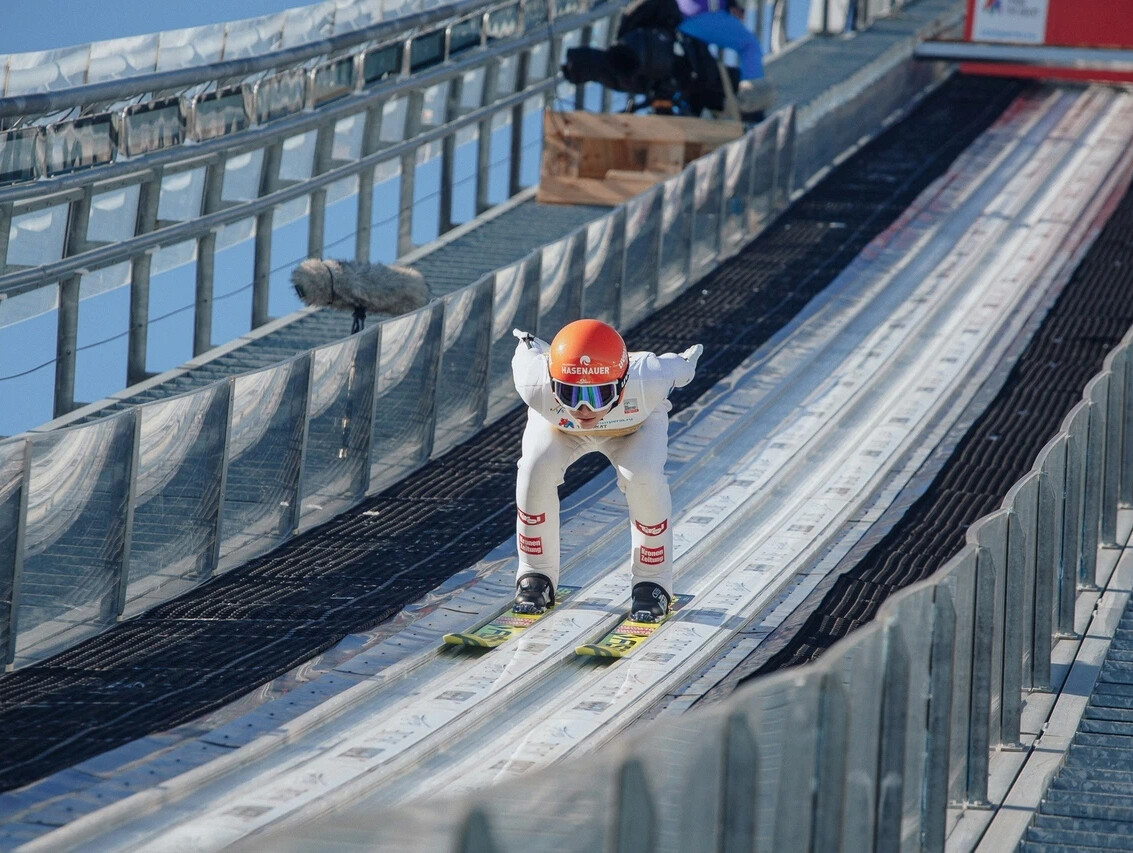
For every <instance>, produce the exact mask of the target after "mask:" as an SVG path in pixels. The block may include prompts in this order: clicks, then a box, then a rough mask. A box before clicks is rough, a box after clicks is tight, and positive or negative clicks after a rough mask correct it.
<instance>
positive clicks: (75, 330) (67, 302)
mask: <svg viewBox="0 0 1133 853" xmlns="http://www.w3.org/2000/svg"><path fill="white" fill-rule="evenodd" d="M81 281H82V279H81V278H80V277H79V276H78V275H71V276H67V278H65V279H63V280H62V281H61V282H59V284H58V285H57V287H58V288H59V319H58V325H57V327H56V333H55V392H54V404H53V406H52V417H56V418H58V417H60V416H62V415H65V414H67V413H68V412H70V411H72V410H73V409H74V408H75V362H76V358H77V355H78V348H79V344H78V337H79V286H80V283H81Z"/></svg>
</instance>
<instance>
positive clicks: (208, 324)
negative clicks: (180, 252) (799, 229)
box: [193, 162, 224, 356]
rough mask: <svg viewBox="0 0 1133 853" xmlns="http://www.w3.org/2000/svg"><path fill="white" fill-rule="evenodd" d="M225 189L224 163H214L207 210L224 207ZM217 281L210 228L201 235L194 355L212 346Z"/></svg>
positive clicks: (204, 207)
mask: <svg viewBox="0 0 1133 853" xmlns="http://www.w3.org/2000/svg"><path fill="white" fill-rule="evenodd" d="M223 189H224V164H223V163H216V162H214V163H210V164H209V165H208V166H206V167H205V186H204V193H203V196H204V197H203V199H202V204H201V207H202V210H201V212H202V213H203V214H206V215H207V214H209V213H214V212H216V211H217V210H219V209H220V195H221V191H222V190H223ZM215 284H216V232H215V231H210V232H209V233H207V234H205V235H204V236H202V237H199V238H198V239H197V281H196V294H195V299H194V308H193V355H194V356H198V355H200V354H201V353H203V352H207V351H208V350H210V349H212V309H213V293H214V288H215Z"/></svg>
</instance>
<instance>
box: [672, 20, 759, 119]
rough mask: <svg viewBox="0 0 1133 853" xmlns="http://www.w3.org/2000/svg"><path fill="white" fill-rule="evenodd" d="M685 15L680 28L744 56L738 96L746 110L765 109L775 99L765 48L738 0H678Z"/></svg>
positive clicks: (700, 38)
mask: <svg viewBox="0 0 1133 853" xmlns="http://www.w3.org/2000/svg"><path fill="white" fill-rule="evenodd" d="M677 6H678V8H679V9H680V10H681V14H682V15H683V16H684V21H683V22H682V23H681V25H680V28H679V29H680V31H681V32H682V33H685V34H686V35H689V36H692V37H693V38H695V39H699V40H700V41H703V42H707V43H708V44H714V45H716V46H717V47H722V48H726V49H727V50H734V51H735V52H736V53H737V54H738V55H739V58H740V85H739V87H738V89H737V90H736V100H737V101H738V102H739V107H740V111H741V112H743V113H745V114H750V113H759V112H764V111H766V110H767V109H769V108H770V106H771V103H772V101H773V99H774V94H773V92H772V90H771V86H770V85H769V84H768V82H767V78H766V77H764V75H763V51H762V50H760V47H759V41H758V40H757V39H756V37H755V36H754V35H753V34H752V32H751V31H750V30H749V29H748V28H747V27H745V26H744V23H743V10H742V9H741V8H740V7H739V6H737V5H735V2H734V0H677Z"/></svg>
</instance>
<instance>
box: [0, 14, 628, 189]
mask: <svg viewBox="0 0 1133 853" xmlns="http://www.w3.org/2000/svg"><path fill="white" fill-rule="evenodd" d="M593 5H595V6H597V5H601V4H593ZM590 7H591V3H590V2H588V0H550V2H547V0H506V2H501V3H495V4H485V3H484V0H462V2H460V3H456V4H453V5H451V6H445V7H442V8H439V9H434V10H432V11H429V12H421V13H418V14H415V15H409V16H406V17H404V18H399V19H397V20H394V21H385V22H382V23H379V24H375V25H373V26H370V27H367V28H365V29H362V30H358V31H356V32H352V33H348V34H344V35H339V36H334V37H331V38H328V39H322V40H318V41H314V42H309V43H306V44H303V45H300V46H297V47H292V48H288V49H285V50H280V51H276V52H273V53H267V54H263V55H259V56H251V57H247V58H241V59H233V60H228V61H222V62H217V63H214V64H212V65H208V66H205V67H196V68H188V69H182V70H177V71H164V72H157V73H152V74H144V75H139V76H136V77H127V78H125V79H115V80H107V81H104V82H101V83H94V84H90V85H83V86H76V87H73V88H69V89H62V90H59V91H49V92H40V93H36V94H28V95H21V96H18V97H9V98H0V118H3V117H9V118H10V117H16V116H36V115H40V114H50V113H57V112H59V111H61V110H71V109H74V108H75V107H78V106H80V105H85V104H95V105H97V104H99V103H106V102H115V101H122V100H123V99H126V98H131V97H134V96H138V95H147V94H148V95H152V94H153V93H160V92H168V91H170V90H177V89H187V90H189V91H187V92H185V93H184V94H181V95H175V96H171V97H170V96H165V97H157V98H153V97H151V98H150V99H148V100H146V101H145V102H143V103H136V104H131V105H129V106H125V107H121V108H118V109H115V110H112V111H109V112H98V113H94V114H89V115H83V116H81V117H78V118H71V119H68V120H65V121H58V122H54V123H51V124H47V125H39V124H33V125H30V126H27V127H22V128H15V129H12V130H7V131H0V183H11V182H24V181H30V180H35V179H42V178H45V177H55V176H61V175H67V174H70V173H73V172H75V171H76V170H82V169H88V168H91V167H101V166H106V165H107V164H109V163H113V162H115V161H117V160H120V159H122V160H125V159H126V158H132V157H137V156H140V155H146V154H152V153H154V152H158V151H164V150H169V149H177V148H180V147H181V146H182V145H183V144H184V143H185V142H187V141H192V142H204V141H207V140H210V139H215V138H217V137H222V136H228V135H229V134H232V133H234V132H239V131H242V130H246V129H248V128H253V127H259V126H263V125H266V124H268V123H270V122H275V121H278V120H279V119H281V118H284V117H286V116H291V115H296V114H299V113H302V112H304V111H310V110H313V109H316V108H318V107H320V106H322V105H324V104H328V103H331V102H333V101H336V100H338V99H340V98H344V97H346V96H348V95H351V94H362V93H363V92H365V91H366V90H367V89H369V88H370V87H372V86H375V85H377V84H379V83H381V82H383V81H387V80H390V79H394V78H398V77H409V76H410V75H413V74H418V73H420V72H422V71H425V70H428V69H430V68H435V67H437V66H440V65H444V64H445V63H448V62H451V61H452V60H454V59H456V58H457V57H459V56H461V55H462V54H464V53H465V52H467V51H470V50H474V49H477V48H485V47H487V46H489V45H490V44H492V43H494V42H497V41H499V40H501V39H511V38H514V37H516V36H521V35H523V34H525V33H541V34H542V35H543V37H544V38H550V36H551V32H550V30H551V26H552V25H553V24H554V23H556V22H559V21H560V19H563V18H569V17H570V16H571V15H576V14H585V13H586V12H588V11H590ZM611 11H612V10H611ZM563 26H567V27H569V26H570V22H569V21H568V22H564V23H563ZM354 49H356V50H354ZM240 78H246V79H244V80H243V82H238V83H228V82H225V81H231V80H234V79H235V80H239V79H240ZM202 84H215V85H214V86H213V87H212V88H208V89H207V90H206V91H203V92H201V91H198V89H199V88H200V87H201V86H202ZM193 87H196V88H195V89H194V88H193Z"/></svg>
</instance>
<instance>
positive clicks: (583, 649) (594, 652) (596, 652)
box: [574, 643, 621, 660]
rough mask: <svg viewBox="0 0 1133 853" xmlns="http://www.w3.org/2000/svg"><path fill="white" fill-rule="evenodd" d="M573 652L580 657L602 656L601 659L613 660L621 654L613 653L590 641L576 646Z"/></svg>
mask: <svg viewBox="0 0 1133 853" xmlns="http://www.w3.org/2000/svg"><path fill="white" fill-rule="evenodd" d="M574 653H575V654H576V655H580V656H582V657H588V658H602V659H603V660H613V659H615V658H620V657H621V655H619V654H615V653H614V652H612V651H610V650H609V649H604V648H602V647H601V646H597V645H594V644H592V643H587V644H586V645H583V646H576V647H575V649H574Z"/></svg>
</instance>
